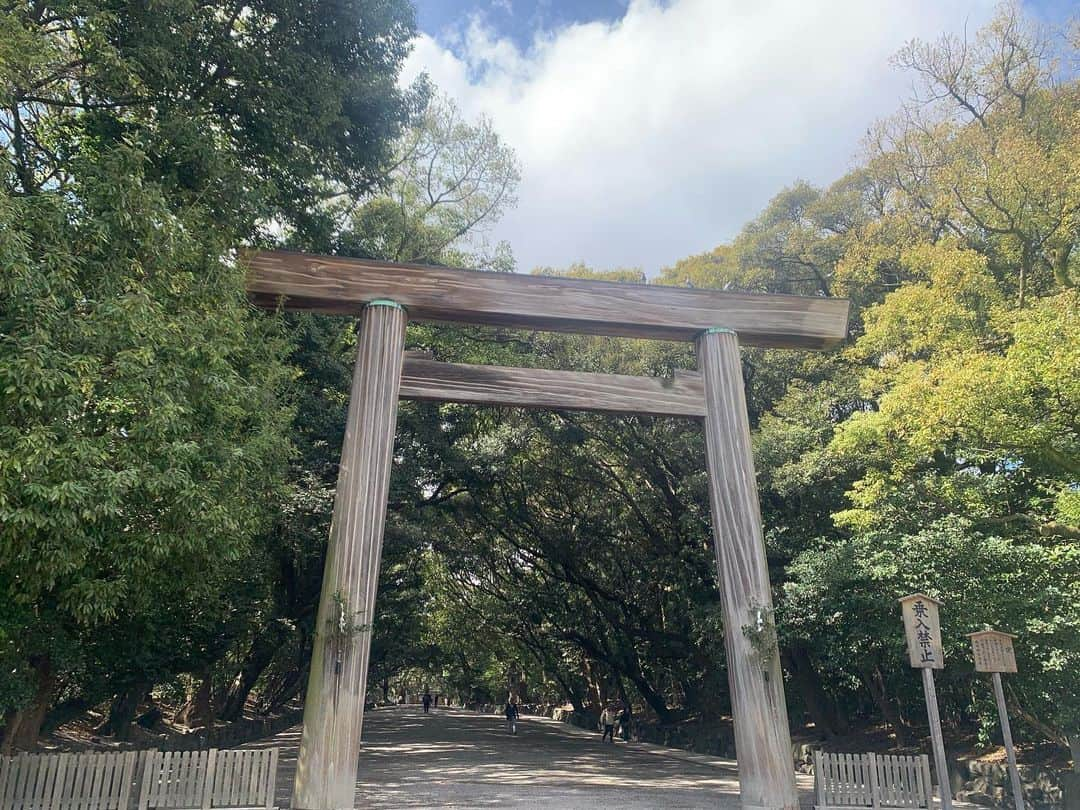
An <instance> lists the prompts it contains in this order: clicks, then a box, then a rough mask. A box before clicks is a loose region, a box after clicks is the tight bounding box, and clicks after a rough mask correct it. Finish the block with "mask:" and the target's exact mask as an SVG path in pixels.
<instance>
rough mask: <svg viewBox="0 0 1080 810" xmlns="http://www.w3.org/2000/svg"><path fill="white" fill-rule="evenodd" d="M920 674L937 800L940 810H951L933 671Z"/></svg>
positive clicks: (923, 669) (927, 670)
mask: <svg viewBox="0 0 1080 810" xmlns="http://www.w3.org/2000/svg"><path fill="white" fill-rule="evenodd" d="M920 672H922V684H923V694H924V695H925V697H926V716H927V719H928V720H929V721H930V744H931V746H932V747H933V749H934V770H935V771H936V773H935V776H937V782H938V800H939V801H940V802H941V810H952V785H950V784H949V763H948V760H946V758H945V738H944V737H942V736H941V716H940V715H939V714H938V705H937V688H936V687H935V686H934V670H933V669H931V668H930V667H924V668H922V669H921V670H920Z"/></svg>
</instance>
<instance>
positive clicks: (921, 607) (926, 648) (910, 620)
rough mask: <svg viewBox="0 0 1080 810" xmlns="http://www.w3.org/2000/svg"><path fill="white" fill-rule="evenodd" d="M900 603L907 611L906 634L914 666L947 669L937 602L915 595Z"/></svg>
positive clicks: (909, 654)
mask: <svg viewBox="0 0 1080 810" xmlns="http://www.w3.org/2000/svg"><path fill="white" fill-rule="evenodd" d="M900 604H901V605H902V607H903V611H904V631H905V633H906V634H907V646H908V657H909V659H910V662H911V666H913V667H918V668H920V669H944V667H945V651H944V650H943V649H942V646H941V622H940V619H939V617H938V603H937V602H936V601H935V600H933V599H931V598H929V597H927V596H923V595H922V594H914V595H912V596H906V597H904V598H903V599H901V600H900Z"/></svg>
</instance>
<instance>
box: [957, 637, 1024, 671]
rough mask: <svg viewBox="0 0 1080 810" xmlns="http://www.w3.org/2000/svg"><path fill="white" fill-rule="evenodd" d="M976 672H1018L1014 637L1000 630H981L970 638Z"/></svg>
mask: <svg viewBox="0 0 1080 810" xmlns="http://www.w3.org/2000/svg"><path fill="white" fill-rule="evenodd" d="M968 637H969V638H970V639H971V652H972V654H973V655H974V656H975V671H976V672H1016V655H1015V653H1013V641H1012V640H1013V637H1012V636H1011V635H1010V634H1008V633H1002V632H1000V631H998V630H980V631H979V632H977V633H971V634H970V635H969V636H968Z"/></svg>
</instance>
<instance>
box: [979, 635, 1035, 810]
mask: <svg viewBox="0 0 1080 810" xmlns="http://www.w3.org/2000/svg"><path fill="white" fill-rule="evenodd" d="M968 638H970V639H971V653H972V655H973V656H974V658H975V671H976V672H989V673H990V677H991V678H992V679H993V681H994V699H995V700H996V701H997V710H998V717H999V718H1001V739H1002V741H1003V742H1004V743H1005V754H1006V756H1007V757H1008V758H1009V779H1010V780H1011V781H1012V789H1013V805H1014V806H1015V807H1016V810H1024V789H1023V786H1022V785H1021V783H1020V770H1019V769H1018V768H1017V767H1016V749H1015V748H1014V747H1013V739H1012V729H1011V728H1010V727H1009V714H1008V711H1007V710H1006V708H1005V690H1004V689H1002V688H1001V673H1002V672H1016V654H1015V653H1014V652H1013V638H1014V636H1012V635H1010V634H1009V633H1002V632H1001V631H1000V630H992V629H990V628H989V627H988V628H987V629H985V630H979V631H978V632H976V633H969V634H968Z"/></svg>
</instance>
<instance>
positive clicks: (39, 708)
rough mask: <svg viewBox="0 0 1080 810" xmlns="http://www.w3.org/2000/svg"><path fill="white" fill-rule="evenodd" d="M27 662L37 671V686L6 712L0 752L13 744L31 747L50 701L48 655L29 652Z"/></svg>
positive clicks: (52, 683) (52, 676)
mask: <svg viewBox="0 0 1080 810" xmlns="http://www.w3.org/2000/svg"><path fill="white" fill-rule="evenodd" d="M30 666H31V667H33V669H34V673H35V674H36V675H37V690H36V691H35V692H34V697H33V699H32V700H31V701H30V703H29V704H28V705H26V706H24V707H22V708H21V709H16V710H15V711H13V712H10V713H9V715H8V717H7V722H6V723H5V724H4V735H3V739H2V740H0V754H4V755H10V754H11V753H12V751H13V750H14V749H15V748H20V749H24V750H27V751H29V750H31V749H33V748H34V746H36V745H37V740H38V735H39V734H40V733H41V723H42V721H43V720H44V719H45V713H46V712H48V710H49V704H50V703H51V702H52V696H53V691H54V690H55V689H56V675H55V674H54V673H53V669H52V661H51V660H50V659H49V656H47V655H40V656H37V655H35V656H31V657H30Z"/></svg>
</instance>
